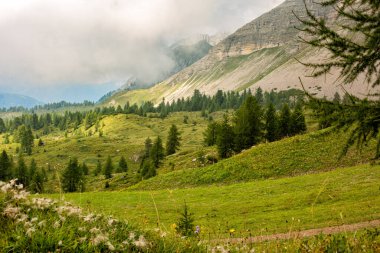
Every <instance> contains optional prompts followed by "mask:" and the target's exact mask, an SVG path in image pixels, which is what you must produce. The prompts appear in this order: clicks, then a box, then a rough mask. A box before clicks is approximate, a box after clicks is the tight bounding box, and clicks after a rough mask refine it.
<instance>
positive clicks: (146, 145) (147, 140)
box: [144, 137, 153, 157]
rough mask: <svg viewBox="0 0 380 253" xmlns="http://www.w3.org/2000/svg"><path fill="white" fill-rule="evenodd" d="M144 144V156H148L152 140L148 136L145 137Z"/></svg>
mask: <svg viewBox="0 0 380 253" xmlns="http://www.w3.org/2000/svg"><path fill="white" fill-rule="evenodd" d="M144 145H145V152H144V156H145V157H149V155H150V150H151V149H152V145H153V143H152V140H151V139H150V138H149V137H148V138H146V140H145V143H144Z"/></svg>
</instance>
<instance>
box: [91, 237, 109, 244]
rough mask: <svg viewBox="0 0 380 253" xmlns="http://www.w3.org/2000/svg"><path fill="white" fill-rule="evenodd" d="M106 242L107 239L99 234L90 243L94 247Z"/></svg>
mask: <svg viewBox="0 0 380 253" xmlns="http://www.w3.org/2000/svg"><path fill="white" fill-rule="evenodd" d="M107 241H108V237H107V236H105V235H102V234H99V235H97V236H96V237H95V238H92V239H91V243H92V244H93V245H95V246H97V245H99V244H101V243H103V242H107Z"/></svg>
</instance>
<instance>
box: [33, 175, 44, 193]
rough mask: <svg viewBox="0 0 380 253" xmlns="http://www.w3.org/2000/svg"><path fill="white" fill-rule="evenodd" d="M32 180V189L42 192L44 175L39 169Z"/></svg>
mask: <svg viewBox="0 0 380 253" xmlns="http://www.w3.org/2000/svg"><path fill="white" fill-rule="evenodd" d="M31 180H32V184H31V191H32V192H35V193H42V192H43V191H44V177H43V174H42V172H41V171H39V170H37V171H36V172H35V174H34V176H33V178H32V179H31Z"/></svg>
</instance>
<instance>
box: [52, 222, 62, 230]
mask: <svg viewBox="0 0 380 253" xmlns="http://www.w3.org/2000/svg"><path fill="white" fill-rule="evenodd" d="M60 226H61V223H60V222H59V221H56V222H54V224H53V228H59V227H60Z"/></svg>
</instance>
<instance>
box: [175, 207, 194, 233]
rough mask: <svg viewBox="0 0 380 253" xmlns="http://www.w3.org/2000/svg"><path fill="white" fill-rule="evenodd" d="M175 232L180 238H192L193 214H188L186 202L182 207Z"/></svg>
mask: <svg viewBox="0 0 380 253" xmlns="http://www.w3.org/2000/svg"><path fill="white" fill-rule="evenodd" d="M176 230H177V232H178V233H179V234H181V235H182V236H192V235H193V234H194V217H193V214H192V213H190V212H189V208H188V206H187V204H186V202H185V204H184V206H183V210H182V213H181V216H180V218H179V220H178V226H177V227H176Z"/></svg>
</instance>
